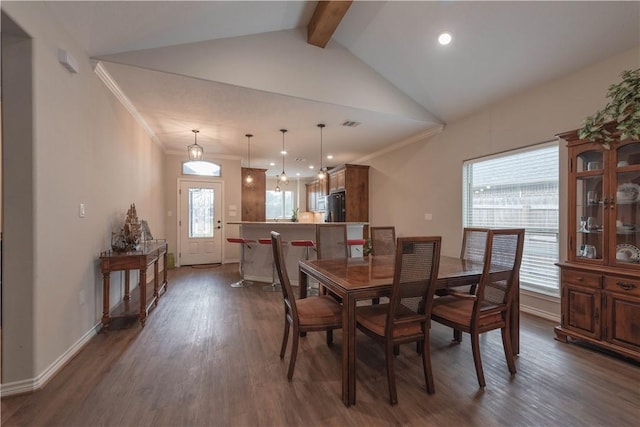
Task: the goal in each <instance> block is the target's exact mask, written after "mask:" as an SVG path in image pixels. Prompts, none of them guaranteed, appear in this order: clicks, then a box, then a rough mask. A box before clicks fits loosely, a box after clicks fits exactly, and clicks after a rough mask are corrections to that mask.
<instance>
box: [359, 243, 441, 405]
mask: <svg viewBox="0 0 640 427" xmlns="http://www.w3.org/2000/svg"><path fill="white" fill-rule="evenodd" d="M440 245H441V238H440V237H439V236H436V237H402V238H398V240H397V245H396V251H395V269H394V275H393V283H392V285H391V295H390V296H389V302H388V303H385V304H374V305H364V306H359V307H357V308H356V322H357V326H358V329H360V330H361V331H363V332H364V333H365V334H367V335H368V336H370V337H372V338H374V339H376V340H378V341H381V342H382V343H383V345H384V353H385V359H386V365H387V381H388V386H389V401H390V403H391V404H392V405H395V404H396V403H398V396H397V391H396V380H395V367H394V357H395V353H396V351H395V350H396V349H397V347H398V346H399V345H400V344H405V343H410V342H416V343H419V344H421V348H422V351H421V353H422V365H423V370H424V379H425V383H426V388H427V392H428V393H429V394H432V393H434V392H435V387H434V383H433V373H432V369H431V355H430V344H429V324H430V316H431V307H432V304H433V295H434V291H435V287H436V282H437V279H438V267H439V264H440Z"/></svg>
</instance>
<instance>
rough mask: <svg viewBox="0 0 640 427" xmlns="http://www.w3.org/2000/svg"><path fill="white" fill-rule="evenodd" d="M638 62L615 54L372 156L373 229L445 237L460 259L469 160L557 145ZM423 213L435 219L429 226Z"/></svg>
mask: <svg viewBox="0 0 640 427" xmlns="http://www.w3.org/2000/svg"><path fill="white" fill-rule="evenodd" d="M639 58H640V55H639V50H638V49H635V50H632V51H629V52H626V53H624V54H621V55H617V56H615V57H612V58H610V59H609V60H607V61H604V62H602V63H599V64H595V65H593V66H591V67H588V68H586V69H583V70H581V71H579V72H577V73H575V74H571V75H569V76H566V77H564V78H561V79H558V80H555V81H551V82H548V83H546V84H543V85H541V86H539V87H536V88H532V89H530V90H527V91H524V92H522V93H520V94H518V95H516V96H514V97H511V98H509V99H505V100H503V101H501V102H499V103H496V104H494V105H492V106H490V107H488V108H486V109H484V110H482V111H481V112H478V113H476V114H474V115H471V116H469V117H467V118H465V119H463V120H460V121H458V122H456V123H451V124H448V125H447V126H446V127H445V129H444V131H443V132H442V133H441V134H439V135H437V136H434V137H432V138H430V139H429V140H426V141H422V142H417V143H414V144H411V145H408V146H405V147H403V148H401V149H399V150H397V151H393V152H390V153H385V155H384V156H378V157H375V158H373V159H371V160H370V161H369V164H370V165H371V169H370V173H369V177H370V180H371V181H370V188H371V190H370V191H371V194H370V212H371V214H370V221H371V224H372V225H387V224H395V226H396V227H397V234H398V235H400V236H402V235H411V234H414V235H415V234H423V235H432V234H433V235H441V236H442V238H443V245H442V252H443V254H445V255H451V256H457V255H459V253H460V243H461V237H462V195H461V194H462V193H461V189H462V163H463V161H465V160H468V159H473V158H477V157H481V156H486V155H490V154H494V153H499V152H502V151H506V150H511V149H515V148H519V147H525V146H529V145H532V144H536V143H540V142H544V141H549V140H553V139H554V135H555V134H557V133H559V132H562V131H566V130H571V129H575V128H577V127H579V126H580V124H581V122H582V120H583V119H584V118H585V117H586V116H587V115H590V114H593V113H594V112H595V111H596V110H597V109H599V108H602V107H603V106H604V104H605V96H606V91H607V88H608V86H609V85H610V84H612V83H614V82H616V81H618V80H619V75H620V73H621V72H622V71H623V70H626V69H633V68H637V67H638V66H639V64H640V59H639ZM560 147H561V150H560V153H561V159H560V169H561V170H560V177H561V198H560V200H561V214H560V220H561V231H560V235H561V238H562V242H561V250H562V252H561V259H564V258H565V251H566V249H565V248H566V242H565V237H564V236H565V234H566V233H565V231H566V188H567V186H566V175H567V169H566V164H567V161H566V155H567V154H566V148H565V146H564V144H562V143H561V144H560ZM425 213H430V214H432V215H433V220H431V221H425V220H424V214H425ZM543 304H544V305H547V307H546V309H547V310H551V311H553V312H554V313H555V314H556V315H557V314H558V313H559V311H558V310H559V307H558V306H557V304H554V305H552V306H551V307H549V306H548V304H547V301H546V300H545V302H543ZM533 309H534V310H535V309H536V308H535V307H534V308H533ZM542 310H544V309H542Z"/></svg>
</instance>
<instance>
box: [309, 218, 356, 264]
mask: <svg viewBox="0 0 640 427" xmlns="http://www.w3.org/2000/svg"><path fill="white" fill-rule="evenodd" d="M316 250H317V251H318V259H332V258H347V257H348V256H349V249H348V247H347V225H346V224H334V223H328V224H318V225H316Z"/></svg>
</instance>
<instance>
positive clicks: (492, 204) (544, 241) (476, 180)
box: [462, 142, 559, 295]
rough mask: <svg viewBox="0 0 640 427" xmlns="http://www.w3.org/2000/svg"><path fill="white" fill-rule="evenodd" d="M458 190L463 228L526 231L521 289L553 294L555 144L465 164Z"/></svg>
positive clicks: (556, 183)
mask: <svg viewBox="0 0 640 427" xmlns="http://www.w3.org/2000/svg"><path fill="white" fill-rule="evenodd" d="M462 193H463V224H464V226H465V227H490V228H524V229H525V242H524V252H523V256H522V267H521V269H520V287H521V288H524V289H530V290H534V291H539V292H543V293H550V294H554V295H557V294H558V292H559V280H558V268H557V267H556V266H555V265H554V263H556V262H558V257H559V216H558V215H559V149H558V144H557V142H553V143H546V144H543V145H538V146H535V147H531V148H528V149H526V150H518V151H512V152H508V153H503V154H500V155H496V156H491V157H485V158H481V159H475V160H470V161H467V162H465V163H464V165H463V191H462Z"/></svg>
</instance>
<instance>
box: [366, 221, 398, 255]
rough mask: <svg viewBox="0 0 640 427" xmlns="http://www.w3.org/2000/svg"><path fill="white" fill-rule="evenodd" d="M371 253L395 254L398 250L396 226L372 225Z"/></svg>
mask: <svg viewBox="0 0 640 427" xmlns="http://www.w3.org/2000/svg"><path fill="white" fill-rule="evenodd" d="M369 232H370V233H371V254H372V255H393V254H395V252H396V228H395V227H394V226H388V227H371V228H369Z"/></svg>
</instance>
